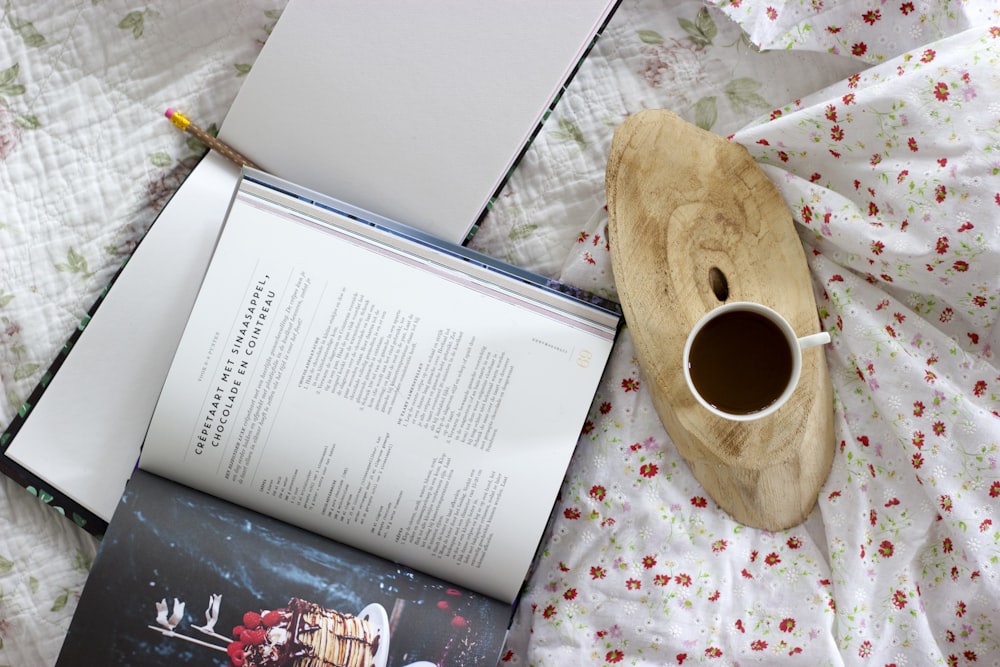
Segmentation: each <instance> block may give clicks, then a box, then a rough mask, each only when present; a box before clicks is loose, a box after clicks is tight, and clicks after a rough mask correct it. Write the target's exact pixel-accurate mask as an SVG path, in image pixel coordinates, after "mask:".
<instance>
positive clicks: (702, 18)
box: [677, 7, 719, 46]
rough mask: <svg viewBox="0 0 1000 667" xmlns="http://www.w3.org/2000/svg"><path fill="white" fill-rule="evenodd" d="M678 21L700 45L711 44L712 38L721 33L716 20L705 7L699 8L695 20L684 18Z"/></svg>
mask: <svg viewBox="0 0 1000 667" xmlns="http://www.w3.org/2000/svg"><path fill="white" fill-rule="evenodd" d="M677 23H679V24H680V26H681V28H683V29H684V32H686V33H687V34H688V39H690V40H691V41H692V42H694V43H695V44H697V45H698V46H711V45H712V40H713V39H715V36H716V35H718V34H719V28H718V26H716V25H715V21H713V20H712V16H711V15H710V14H709V13H708V9H707V8H705V7H702V8H701V9H699V10H698V15H697V16H696V17H695V20H694V21H690V20H688V19H683V18H682V19H677Z"/></svg>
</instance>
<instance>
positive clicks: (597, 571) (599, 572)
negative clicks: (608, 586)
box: [590, 565, 608, 581]
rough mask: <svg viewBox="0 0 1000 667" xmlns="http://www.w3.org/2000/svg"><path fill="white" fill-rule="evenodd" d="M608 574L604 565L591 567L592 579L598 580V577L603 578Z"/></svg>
mask: <svg viewBox="0 0 1000 667" xmlns="http://www.w3.org/2000/svg"><path fill="white" fill-rule="evenodd" d="M606 576H608V573H607V572H605V570H604V568H603V567H600V566H599V565H595V566H593V567H592V568H590V578H591V579H592V580H594V581H597V580H598V579H603V578H604V577H606Z"/></svg>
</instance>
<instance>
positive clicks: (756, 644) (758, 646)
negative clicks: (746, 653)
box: [750, 639, 767, 651]
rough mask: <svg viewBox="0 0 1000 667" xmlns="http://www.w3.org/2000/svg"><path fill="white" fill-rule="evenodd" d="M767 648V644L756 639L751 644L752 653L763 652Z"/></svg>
mask: <svg viewBox="0 0 1000 667" xmlns="http://www.w3.org/2000/svg"><path fill="white" fill-rule="evenodd" d="M766 648H767V642H766V641H764V640H763V639H755V640H753V641H752V642H750V650H751V651H763V650H764V649H766Z"/></svg>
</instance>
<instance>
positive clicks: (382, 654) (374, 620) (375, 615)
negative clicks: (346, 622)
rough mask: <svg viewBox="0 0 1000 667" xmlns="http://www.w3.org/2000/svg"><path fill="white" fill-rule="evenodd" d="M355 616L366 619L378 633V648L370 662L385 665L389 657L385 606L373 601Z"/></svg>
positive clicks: (387, 623) (377, 665) (387, 619)
mask: <svg viewBox="0 0 1000 667" xmlns="http://www.w3.org/2000/svg"><path fill="white" fill-rule="evenodd" d="M357 617H358V618H362V619H366V620H367V621H368V623H369V624H371V626H372V629H374V630H375V632H377V633H378V635H379V640H378V650H377V651H375V656H374V658H373V663H372V664H374V665H375V667H385V665H386V662H387V661H388V659H389V614H387V613H386V611H385V607H383V606H382V605H380V604H378V603H377V602H373V603H371V604H370V605H368V606H367V607H365V608H364V609H362V610H361V611H360V612H358V613H357Z"/></svg>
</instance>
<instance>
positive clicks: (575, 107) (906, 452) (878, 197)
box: [0, 0, 1000, 666]
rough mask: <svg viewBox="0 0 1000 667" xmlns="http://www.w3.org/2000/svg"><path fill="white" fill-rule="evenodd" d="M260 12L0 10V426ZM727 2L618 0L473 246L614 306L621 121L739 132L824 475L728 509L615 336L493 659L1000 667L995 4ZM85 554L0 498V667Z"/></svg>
mask: <svg viewBox="0 0 1000 667" xmlns="http://www.w3.org/2000/svg"><path fill="white" fill-rule="evenodd" d="M281 4H282V3H281V2H280V0H276V1H275V2H264V1H263V0H244V2H241V3H221V2H217V3H213V4H205V3H195V2H167V1H165V0H154V1H152V2H149V3H147V5H146V6H145V8H144V9H134V8H131V7H126V6H125V3H122V2H116V1H115V0H104V1H101V0H70V1H67V0H60V1H59V2H56V1H55V0H42V1H37V0H36V1H34V2H27V0H11V2H8V3H7V4H6V5H5V6H4V9H3V10H0V16H2V20H0V327H2V328H0V382H2V385H3V396H4V398H3V400H0V426H6V425H7V424H8V423H9V422H10V421H11V419H12V418H13V417H14V415H15V414H16V412H17V410H18V407H19V405H20V403H21V401H22V400H23V399H24V397H25V396H27V395H28V393H29V392H30V391H31V389H32V388H33V387H34V385H35V384H36V383H37V382H38V380H39V378H40V375H41V373H42V372H43V370H44V369H45V367H46V366H47V365H48V364H49V363H50V361H51V360H52V359H53V358H54V357H55V356H56V354H57V352H58V350H59V349H60V347H61V346H62V344H63V342H64V341H65V339H66V338H67V337H68V336H69V334H70V333H71V332H72V330H73V329H74V327H75V326H76V323H77V322H78V321H79V319H80V317H81V316H82V315H83V314H84V313H85V312H86V310H87V308H88V307H89V306H90V304H91V303H92V302H93V301H94V300H95V298H96V297H97V295H98V293H99V292H100V290H101V289H102V287H103V286H104V284H105V283H106V282H107V280H108V279H109V278H110V276H111V275H112V274H113V272H114V270H115V269H116V268H117V266H118V265H119V264H120V263H121V261H122V260H123V259H124V258H125V257H126V256H127V254H128V252H129V251H130V250H131V249H132V248H133V247H134V245H135V243H136V241H137V239H138V238H139V236H140V235H141V232H142V231H143V230H144V229H145V228H146V227H147V226H148V225H149V224H150V222H151V221H152V220H153V218H154V217H155V212H156V211H157V210H158V208H159V207H160V206H161V205H162V204H163V202H164V201H165V199H166V197H168V196H169V194H170V193H171V192H172V191H173V190H174V189H175V188H176V187H177V185H179V183H180V182H181V180H182V179H183V176H184V175H185V174H186V173H187V171H188V170H189V169H190V168H191V166H192V164H193V162H194V159H195V157H196V153H195V152H193V149H192V147H191V146H189V145H188V144H187V143H186V137H185V136H184V135H182V134H181V133H179V132H177V131H176V130H175V129H174V128H172V126H170V125H169V123H167V122H166V121H165V120H163V119H162V113H163V109H165V108H166V107H167V106H176V107H178V108H183V109H185V110H187V111H189V112H190V115H191V116H192V117H194V118H196V119H198V120H199V121H200V122H202V123H203V124H204V125H209V124H211V123H213V122H215V123H218V122H221V120H222V118H223V116H224V114H225V110H226V108H227V107H228V104H229V103H230V102H231V100H232V98H233V96H234V95H235V93H236V90H237V89H238V86H239V84H240V81H241V77H242V76H243V75H244V74H245V72H246V71H247V69H248V68H249V67H250V66H251V65H252V63H253V60H254V57H255V55H256V53H257V51H258V50H259V47H260V45H261V44H262V42H263V40H265V39H266V37H267V32H268V28H269V27H270V26H271V25H273V23H274V21H275V20H276V18H277V16H278V14H279V13H280V6H281ZM719 4H720V5H722V4H724V6H723V7H721V8H717V7H711V8H707V7H706V6H704V5H703V4H701V3H699V2H677V1H672V2H656V1H653V0H625V1H624V2H623V3H622V6H621V7H620V9H619V10H618V12H617V13H616V15H615V16H614V18H613V19H612V22H611V24H610V25H609V27H608V29H607V31H606V33H605V35H604V36H603V37H602V38H601V40H600V41H599V42H598V44H597V46H596V47H595V50H594V52H593V53H592V54H591V56H590V57H589V58H588V60H587V61H586V62H585V63H584V64H583V66H582V68H581V70H580V72H579V74H578V76H577V77H576V79H575V80H574V82H573V83H572V85H571V86H570V88H569V90H568V91H567V92H566V93H565V95H564V96H563V97H562V99H561V101H560V102H559V105H558V107H557V108H556V111H555V112H554V113H553V115H552V116H551V117H550V119H549V120H548V122H547V124H546V125H545V127H544V129H543V131H542V132H541V134H540V135H539V137H538V139H537V140H536V141H535V143H534V144H533V146H532V148H531V149H530V150H529V151H528V153H527V155H526V156H525V159H524V160H523V161H522V163H521V164H520V166H519V167H518V168H517V170H516V171H515V172H514V174H513V177H512V179H511V181H510V182H509V184H508V185H507V187H506V188H505V189H504V191H503V193H502V195H501V196H500V197H499V199H498V201H497V203H496V206H495V207H494V208H493V210H492V211H491V213H490V214H489V216H488V217H487V219H486V221H485V223H484V224H483V225H482V227H481V228H480V230H479V232H478V233H477V235H476V237H475V238H474V240H473V245H474V246H475V247H477V248H478V249H481V250H484V251H486V252H488V253H490V254H493V255H496V256H499V257H502V258H504V259H507V260H509V261H512V262H514V263H517V264H520V265H522V266H525V267H527V268H531V269H534V270H537V271H540V272H542V273H545V274H548V275H553V276H558V277H561V278H562V279H564V280H566V281H568V282H570V283H573V284H575V285H577V286H579V287H583V288H586V289H590V290H593V291H595V292H597V293H600V294H602V295H605V296H610V297H614V294H615V292H614V284H613V280H612V276H611V271H610V265H609V253H608V251H607V241H606V235H605V226H606V213H605V211H604V208H603V207H604V178H603V176H604V165H605V161H606V157H607V151H608V147H609V145H610V141H611V136H612V133H613V131H614V128H615V126H617V124H619V123H620V122H621V121H622V119H624V118H625V117H626V116H627V115H628V114H630V113H634V112H636V111H639V110H641V109H644V108H669V109H672V110H674V111H675V112H677V113H679V114H680V115H681V116H683V117H684V118H686V119H688V120H690V121H692V122H695V123H697V124H699V125H701V126H702V127H706V128H708V129H711V130H712V131H713V132H716V133H719V134H721V135H723V136H730V135H732V140H733V141H737V142H739V143H741V144H743V145H745V146H747V147H748V148H749V149H750V150H751V152H752V153H753V155H754V156H755V157H756V158H757V159H758V161H759V162H760V163H761V164H762V165H764V169H765V170H766V172H767V174H768V175H769V176H770V177H771V178H772V179H773V181H774V182H775V183H776V184H777V186H778V187H779V189H780V191H781V192H782V194H783V196H784V197H785V199H786V202H787V203H788V205H789V207H790V209H791V211H792V213H793V217H794V219H795V222H796V224H797V226H798V229H799V232H800V236H801V239H802V242H803V245H804V247H805V249H806V253H807V257H808V258H809V262H810V269H811V272H812V276H813V287H814V291H815V295H816V299H817V303H818V305H819V308H820V317H821V324H822V326H823V327H824V328H825V329H826V330H827V331H829V332H830V333H831V335H832V337H833V343H832V345H830V346H828V348H827V349H826V356H827V361H828V363H829V367H830V370H831V377H832V380H833V385H834V392H835V415H836V436H837V438H836V439H837V443H838V446H837V452H836V455H835V458H834V463H833V469H832V471H831V474H830V477H829V479H828V480H827V482H826V484H825V485H824V486H823V488H822V489H821V490H820V493H819V498H818V503H817V507H816V510H815V511H814V512H813V513H812V515H811V516H810V518H809V519H808V520H807V522H806V523H805V524H803V525H802V526H799V527H796V528H793V529H790V530H787V531H784V532H781V533H769V532H765V531H760V530H756V529H750V528H746V527H743V526H741V525H739V524H738V523H735V522H734V521H732V520H731V519H730V518H729V517H728V516H727V515H726V514H725V513H724V512H723V511H722V510H720V509H719V508H718V507H717V506H716V505H715V503H714V502H713V501H712V500H711V498H710V497H709V496H708V495H707V494H706V493H705V491H704V490H703V489H702V488H701V487H700V486H699V484H698V483H697V482H696V481H695V480H694V478H693V477H692V476H691V474H690V472H689V471H688V469H687V467H686V465H685V463H684V462H683V460H682V459H681V458H680V457H679V455H678V454H677V451H676V449H675V448H674V446H673V444H672V443H671V441H670V438H669V437H668V436H667V434H666V433H665V431H664V430H663V427H662V426H661V424H660V422H659V420H658V419H657V416H656V413H655V411H654V410H653V407H652V404H651V402H650V400H649V396H648V394H647V392H646V389H645V387H644V379H643V376H642V373H641V371H640V369H639V367H638V365H637V363H636V361H635V359H634V357H633V351H632V347H631V342H630V339H629V335H628V331H627V330H625V331H624V332H623V335H622V336H621V339H620V341H619V343H618V344H617V346H616V350H615V352H614V354H613V358H612V361H611V364H610V366H609V368H608V371H607V373H606V375H605V379H604V381H603V382H602V386H601V388H600V390H599V393H598V396H597V398H596V400H595V402H594V406H593V408H592V411H591V415H590V420H589V421H588V423H587V425H586V427H585V429H584V433H583V436H582V437H581V441H580V446H579V449H578V452H577V455H576V457H575V459H574V461H573V464H572V466H571V468H570V470H569V472H568V474H567V478H566V482H565V484H564V487H563V490H562V494H561V497H560V499H559V501H558V504H557V506H556V508H555V518H554V521H553V526H552V532H551V535H550V536H549V537H548V539H547V541H546V543H545V545H544V548H543V550H542V552H541V554H540V556H539V559H538V561H537V563H536V567H535V569H534V571H533V573H532V575H531V578H530V580H529V581H528V583H527V586H526V589H525V594H524V596H523V598H522V600H521V602H520V604H519V606H518V608H517V610H516V615H515V619H514V626H513V628H512V631H511V635H510V639H509V641H508V647H507V649H506V653H505V655H504V658H503V660H504V663H505V664H507V663H509V664H532V665H576V664H598V665H601V664H648V665H660V664H694V663H698V664H701V663H708V664H720V665H721V664H737V663H739V664H768V663H771V662H774V661H777V660H778V659H779V658H787V657H788V656H789V655H792V656H795V655H798V657H799V660H800V661H802V660H808V664H821V665H842V664H846V665H855V664H865V665H867V664H871V665H879V666H881V665H888V664H896V665H903V664H909V665H925V664H944V665H975V664H987V665H989V664H1000V472H998V470H997V460H998V458H1000V416H998V414H1000V370H998V364H997V361H996V356H995V350H996V349H997V345H998V344H1000V338H998V335H997V334H998V331H997V327H996V321H997V312H998V297H1000V268H998V267H1000V257H998V254H1000V231H998V227H1000V225H998V222H1000V15H998V14H997V13H996V11H997V10H995V9H993V7H992V6H991V5H992V4H993V3H985V2H984V3H972V2H968V3H964V4H963V3H954V2H950V3H948V2H941V3H937V2H916V1H914V2H909V1H906V0H894V1H893V2H888V3H879V2H858V1H857V0H843V1H842V2H836V3H834V2H832V1H831V0H826V2H825V4H826V5H829V7H825V6H824V2H823V1H821V0H815V1H813V2H805V1H797V0H784V1H782V0H775V1H773V2H769V3H768V2H756V1H754V0H743V1H742V2H740V1H739V0H735V1H733V2H726V3H719ZM834 5H835V6H834ZM730 17H732V18H730ZM737 22H738V23H739V24H740V25H742V26H743V28H744V29H745V30H746V31H747V33H749V37H748V36H747V34H745V33H744V32H742V31H741V29H740V27H739V25H737ZM754 43H756V44H760V45H763V46H766V47H769V48H778V49H781V50H780V51H774V52H760V51H759V50H758V49H757V48H755V47H754V46H753V44H754ZM835 54H840V55H835ZM554 400H558V397H554ZM95 550H96V543H95V541H94V540H93V539H92V538H90V537H89V536H87V535H86V534H84V533H83V532H81V531H79V530H78V529H77V528H75V526H73V524H72V523H71V522H70V521H67V520H66V519H64V518H62V517H60V516H58V514H57V513H56V512H55V511H52V510H51V509H50V508H48V507H45V506H44V504H43V503H42V502H41V501H40V500H38V499H36V498H34V497H32V496H30V495H29V494H27V493H25V492H24V491H23V490H22V489H21V488H20V487H18V486H16V485H15V484H13V483H11V482H9V481H7V480H4V481H3V482H2V483H0V666H2V665H18V666H21V665H26V666H33V665H46V664H52V663H53V662H54V660H55V656H56V655H57V653H58V649H59V645H60V642H61V639H62V635H63V634H64V633H65V630H66V627H67V626H68V623H69V619H70V617H71V615H72V613H73V610H74V609H75V604H76V599H77V596H78V595H79V593H80V591H81V590H82V586H83V583H84V581H85V578H86V573H87V568H88V566H89V563H90V562H91V560H92V558H93V556H94V553H95ZM220 664H221V663H220ZM803 664H805V663H803Z"/></svg>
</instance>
